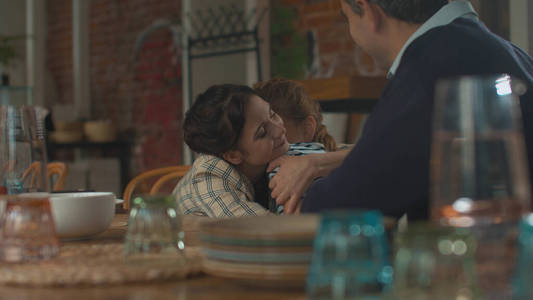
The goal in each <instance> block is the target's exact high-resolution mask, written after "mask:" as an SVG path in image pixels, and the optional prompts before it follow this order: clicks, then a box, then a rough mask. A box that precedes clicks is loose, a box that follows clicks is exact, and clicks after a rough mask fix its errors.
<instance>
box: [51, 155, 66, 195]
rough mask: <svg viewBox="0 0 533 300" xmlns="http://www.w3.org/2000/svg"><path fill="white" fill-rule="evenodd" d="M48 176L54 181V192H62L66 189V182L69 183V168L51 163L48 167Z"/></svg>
mask: <svg viewBox="0 0 533 300" xmlns="http://www.w3.org/2000/svg"><path fill="white" fill-rule="evenodd" d="M46 169H47V170H46V171H47V174H46V176H47V177H48V178H49V179H52V180H54V186H53V187H52V191H60V190H63V189H65V182H66V181H67V175H68V167H67V165H66V164H65V163H62V162H57V161H55V162H51V163H48V165H46Z"/></svg>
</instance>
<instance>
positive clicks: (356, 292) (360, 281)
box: [307, 211, 392, 299]
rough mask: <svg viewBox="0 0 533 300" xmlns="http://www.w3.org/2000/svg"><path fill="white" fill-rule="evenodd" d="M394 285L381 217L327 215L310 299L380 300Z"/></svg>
mask: <svg viewBox="0 0 533 300" xmlns="http://www.w3.org/2000/svg"><path fill="white" fill-rule="evenodd" d="M391 283H392V267H391V266H390V264H389V252H388V244H387V238H386V234H385V229H384V226H383V218H382V216H381V214H380V213H379V212H377V211H345V212H340V211H339V212H327V213H324V214H323V215H322V219H321V222H320V226H319V229H318V234H317V237H316V238H315V241H314V245H313V257H312V262H311V267H310V269H309V273H308V277H307V294H308V296H309V297H310V299H379V298H381V297H382V296H383V294H384V293H385V292H386V291H387V290H388V288H389V287H390V286H391Z"/></svg>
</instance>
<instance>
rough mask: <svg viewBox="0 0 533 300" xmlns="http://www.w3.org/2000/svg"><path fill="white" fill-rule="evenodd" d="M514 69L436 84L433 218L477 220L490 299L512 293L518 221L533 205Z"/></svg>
mask: <svg viewBox="0 0 533 300" xmlns="http://www.w3.org/2000/svg"><path fill="white" fill-rule="evenodd" d="M524 92H525V86H524V85H523V84H522V83H521V82H520V81H517V80H515V79H512V78H511V77H509V76H508V75H505V74H503V75H493V76H484V77H476V76H471V77H460V78H457V79H451V80H444V81H440V82H439V83H438V84H437V87H436V95H435V113H434V126H433V144H432V149H431V202H430V211H431V219H432V220H433V221H435V222H438V223H440V224H442V225H451V226H458V227H471V230H472V232H473V233H474V235H475V237H476V239H477V241H478V245H479V248H478V249H479V250H478V251H477V253H476V261H477V271H478V275H479V285H480V287H481V288H482V290H483V291H484V294H486V295H487V297H489V299H501V298H506V297H508V296H509V294H510V288H509V278H510V276H511V272H512V268H513V264H514V253H515V252H514V245H515V241H516V224H517V222H518V220H519V219H520V217H521V216H522V215H523V214H524V213H525V212H527V211H529V208H530V185H529V174H528V169H527V168H528V163H527V160H526V156H525V143H524V137H523V135H522V120H521V114H520V106H519V102H518V96H519V95H521V94H523V93H524Z"/></svg>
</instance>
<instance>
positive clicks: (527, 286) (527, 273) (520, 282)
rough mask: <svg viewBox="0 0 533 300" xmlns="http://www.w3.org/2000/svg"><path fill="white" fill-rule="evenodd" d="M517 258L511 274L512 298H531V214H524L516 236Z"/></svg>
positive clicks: (522, 299) (532, 293) (532, 280)
mask: <svg viewBox="0 0 533 300" xmlns="http://www.w3.org/2000/svg"><path fill="white" fill-rule="evenodd" d="M517 250H518V259H517V263H516V267H515V271H514V275H513V299H517V300H530V299H533V284H532V283H533V272H532V271H533V214H528V215H526V216H524V218H523V219H522V221H521V222H520V228H519V236H518V249H517Z"/></svg>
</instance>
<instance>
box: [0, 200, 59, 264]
mask: <svg viewBox="0 0 533 300" xmlns="http://www.w3.org/2000/svg"><path fill="white" fill-rule="evenodd" d="M0 203H1V204H2V206H3V210H2V216H1V222H0V225H1V227H0V259H1V260H3V261H7V262H23V261H34V260H41V259H49V258H51V257H54V256H56V255H57V253H58V252H59V241H58V238H57V235H56V232H55V227H54V219H53V217H52V212H51V210H50V200H49V194H46V193H30V194H20V195H15V196H11V195H10V196H2V198H0Z"/></svg>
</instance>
